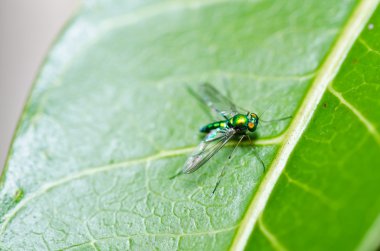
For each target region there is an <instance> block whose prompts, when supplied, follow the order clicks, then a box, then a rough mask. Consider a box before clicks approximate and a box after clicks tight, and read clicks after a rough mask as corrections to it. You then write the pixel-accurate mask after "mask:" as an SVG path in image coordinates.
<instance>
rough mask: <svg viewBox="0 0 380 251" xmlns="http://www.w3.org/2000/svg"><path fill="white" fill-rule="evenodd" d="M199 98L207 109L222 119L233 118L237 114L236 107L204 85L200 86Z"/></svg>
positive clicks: (213, 88) (226, 98)
mask: <svg viewBox="0 0 380 251" xmlns="http://www.w3.org/2000/svg"><path fill="white" fill-rule="evenodd" d="M199 89H200V97H201V99H202V100H203V101H204V103H206V105H207V106H208V107H210V109H211V110H213V111H214V112H216V113H218V114H220V115H222V117H224V118H230V117H233V116H234V115H236V114H237V113H238V111H237V108H236V105H235V104H234V103H233V102H232V101H231V100H230V99H229V98H228V97H226V96H224V95H223V94H221V93H220V92H219V91H218V90H217V89H216V88H215V87H213V86H212V85H210V84H208V83H205V84H202V85H201V86H200V88H199Z"/></svg>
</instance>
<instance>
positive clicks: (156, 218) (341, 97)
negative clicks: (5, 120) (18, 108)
mask: <svg viewBox="0 0 380 251" xmlns="http://www.w3.org/2000/svg"><path fill="white" fill-rule="evenodd" d="M365 2H368V1H354V0H345V1H327V0H324V1H299V0H289V1H223V0H208V1H150V0H145V1H141V0H139V1H137V0H135V1H121V0H113V1H102V0H92V1H85V2H84V3H83V5H82V6H81V8H80V10H79V11H78V12H77V13H76V15H75V17H74V18H73V19H72V21H71V22H70V23H69V24H68V25H67V27H66V28H65V30H64V31H63V32H62V34H61V35H60V37H59V38H58V39H57V41H56V42H55V44H54V46H53V47H52V48H51V50H50V52H49V54H48V56H47V58H46V61H45V63H44V64H43V66H42V68H41V71H40V74H39V76H38V77H37V79H36V82H35V85H34V88H33V90H32V92H31V95H30V98H29V100H28V102H27V104H26V107H25V110H24V112H23V115H22V118H21V120H20V123H19V126H18V129H17V132H16V135H15V138H14V142H13V144H12V147H11V151H10V154H9V158H8V161H7V164H6V168H5V171H4V173H3V175H2V180H1V191H0V216H1V223H0V249H1V250H2V249H4V250H128V249H131V250H154V249H159V250H175V249H179V250H227V249H229V248H232V249H242V247H243V248H244V247H246V248H248V249H249V248H252V249H255V250H267V249H293V250H310V249H315V250H321V249H323V250H326V249H329V248H331V250H337V249H339V248H340V249H345V250H347V249H348V250H349V249H354V248H359V249H360V248H361V249H364V250H366V248H368V247H370V248H371V247H374V245H375V244H374V243H375V241H373V239H374V238H373V237H371V236H373V234H376V233H377V231H378V228H379V225H380V224H379V223H376V222H379V221H380V220H377V221H376V219H378V218H377V217H378V215H379V212H380V201H379V199H378V198H377V197H378V196H377V193H376V191H379V189H378V188H379V187H378V185H377V184H378V182H376V181H377V180H379V177H378V176H379V175H380V171H378V170H377V169H378V168H376V167H378V166H379V157H380V156H379V150H380V149H379V133H378V131H379V124H378V123H379V121H380V119H379V106H380V104H379V99H378V97H379V95H378V93H379V87H378V86H379V85H378V83H379V82H380V81H379V77H378V74H377V69H378V65H379V64H378V62H379V61H378V51H377V49H379V47H380V45H379V43H378V41H379V39H378V38H379V37H380V35H379V34H380V32H378V30H377V27H380V22H379V21H377V20H379V18H378V16H379V14H377V13H375V14H374V16H373V19H372V20H370V22H371V23H372V24H373V25H372V26H370V27H371V28H370V29H368V27H369V26H366V27H367V29H366V30H365V31H364V32H363V33H362V35H360V37H359V40H358V41H357V42H355V43H354V45H353V46H352V48H351V46H350V45H349V43H348V42H347V43H346V45H347V47H349V48H348V50H349V51H350V52H349V54H348V57H347V58H346V59H345V61H344V63H343V65H342V66H341V67H340V65H338V66H336V68H337V70H339V73H338V75H337V76H336V78H335V79H334V80H333V81H332V83H331V84H329V85H328V86H327V89H326V92H325V89H323V88H322V89H321V90H319V89H316V88H314V87H315V86H318V79H320V78H321V76H322V77H323V76H324V74H325V69H326V65H328V62H329V59H330V58H334V57H335V58H340V59H341V60H342V61H343V60H344V57H345V54H344V53H341V54H339V53H335V52H334V51H335V50H334V48H336V47H337V41H342V40H343V41H344V40H345V37H346V36H345V35H346V34H351V33H348V32H347V30H348V31H350V30H356V31H357V33H360V31H361V29H362V27H360V26H357V27H354V26H352V27H351V26H350V21H352V20H355V19H356V14H355V13H357V11H358V9H359V10H361V9H360V8H361V6H362V5H363V3H365ZM362 12H363V13H364V16H365V15H367V16H368V17H369V16H371V13H372V10H371V8H367V9H366V8H363V10H362ZM376 17H377V19H376ZM348 37H349V36H348ZM351 39H354V40H355V39H356V37H355V34H354V35H351ZM206 81H207V82H210V83H212V84H213V85H214V86H216V87H217V88H218V89H220V90H221V92H225V91H226V90H225V89H226V88H225V86H227V88H228V89H229V92H230V93H231V98H232V100H234V101H235V102H236V103H237V104H238V105H239V106H241V107H244V108H246V109H249V110H251V111H252V112H256V113H258V114H260V115H261V114H262V115H263V116H262V118H263V119H266V120H270V119H276V118H280V117H284V116H289V115H292V116H293V118H294V119H291V120H286V121H282V122H276V123H261V124H260V125H259V128H258V130H257V133H255V135H254V142H255V144H256V149H257V154H259V155H260V157H261V159H262V160H263V161H264V162H265V165H266V169H267V171H266V172H265V173H264V170H263V167H262V166H261V165H260V162H259V161H258V159H257V157H256V155H255V154H254V152H252V147H251V146H250V145H249V142H244V144H243V145H242V146H241V147H239V148H238V149H237V151H236V153H235V154H234V158H233V159H232V160H231V161H230V162H228V163H227V165H228V166H227V167H228V168H227V169H226V174H225V176H224V177H223V179H222V182H221V184H220V186H219V188H218V190H217V191H216V193H215V195H214V196H210V194H211V191H212V190H213V188H214V185H215V182H216V180H217V177H218V175H219V173H220V171H221V169H222V167H223V165H224V164H226V161H227V156H228V154H229V152H230V151H231V150H232V146H233V144H229V146H228V147H225V149H224V150H223V151H222V152H220V153H218V154H217V155H216V156H214V157H213V159H212V160H211V161H210V162H209V163H207V164H206V165H205V166H204V167H203V168H201V169H200V170H199V171H197V172H195V173H193V174H190V175H182V176H179V177H178V178H176V179H174V180H170V179H169V177H171V176H172V175H174V174H175V173H176V172H177V171H178V170H180V169H181V168H182V166H183V164H184V162H185V161H186V158H187V156H188V154H190V153H191V151H192V150H193V149H194V148H195V147H196V145H197V144H198V143H199V142H200V140H201V135H199V133H198V128H199V127H200V126H202V125H204V124H207V123H209V122H210V118H209V117H208V116H207V114H205V113H204V111H203V110H202V107H201V106H200V105H199V103H198V102H197V100H195V99H194V98H193V97H192V96H191V95H189V93H188V92H187V91H186V86H191V87H193V88H194V89H196V88H197V86H198V85H199V84H201V83H202V82H206ZM224 83H227V84H224ZM315 90H319V92H318V91H317V93H319V94H320V95H322V94H323V93H324V92H325V93H324V94H323V98H322V100H321V101H320V102H319V101H318V102H317V103H315V104H318V103H319V105H318V108H317V109H316V111H315V112H314V110H312V111H311V112H310V116H311V120H310V122H309V121H307V120H305V121H298V120H297V118H298V117H299V116H301V115H302V114H304V113H305V110H303V107H304V106H305V104H308V103H312V101H309V100H308V98H309V96H310V93H313V92H315ZM300 114H301V115H300ZM300 123H301V124H302V123H303V124H305V126H306V129H305V131H304V132H300V138H299V139H298V140H297V142H296V143H297V144H295V147H294V148H292V149H290V150H291V154H290V158H289V160H287V159H286V158H285V159H282V156H283V149H284V148H287V147H288V145H289V142H290V141H288V138H289V135H292V133H293V132H292V129H293V128H294V125H297V124H300ZM287 149H289V147H288V148H287ZM286 162H287V164H286ZM276 163H282V164H283V165H285V164H286V165H285V168H284V169H280V168H279V164H276ZM277 170H279V171H280V172H279V174H280V175H279V179H278V180H277V182H276V183H275V186H274V189H273V191H272V190H270V191H268V192H267V194H269V199H268V201H267V202H265V203H266V204H265V205H264V207H263V211H262V212H259V211H257V210H256V209H255V207H254V205H255V204H254V203H255V201H257V200H259V199H260V198H261V197H263V196H264V195H263V194H265V193H263V192H262V191H263V190H265V186H264V185H265V184H267V180H269V179H270V177H275V176H274V173H276V171H277ZM261 206H263V204H261ZM252 208H253V211H255V210H256V212H258V213H259V215H260V216H259V217H258V218H257V221H256V222H255V221H253V224H251V227H249V224H245V223H246V222H250V219H254V214H252V210H251V209H252ZM242 236H248V237H249V238H246V239H244V238H242ZM235 244H237V245H235ZM246 244H247V246H246Z"/></svg>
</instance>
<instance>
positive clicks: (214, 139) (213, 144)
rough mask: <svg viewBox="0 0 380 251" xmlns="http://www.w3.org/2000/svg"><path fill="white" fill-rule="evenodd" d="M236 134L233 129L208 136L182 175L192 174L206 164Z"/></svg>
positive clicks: (189, 159) (212, 132) (185, 166)
mask: <svg viewBox="0 0 380 251" xmlns="http://www.w3.org/2000/svg"><path fill="white" fill-rule="evenodd" d="M235 134H236V131H235V130H234V129H233V128H229V129H215V130H212V131H211V132H210V133H208V134H207V135H206V137H205V138H204V140H203V141H202V142H201V143H200V144H199V146H198V147H197V149H196V150H195V151H194V152H193V153H192V154H191V156H190V157H189V158H188V159H187V161H186V163H185V165H184V167H183V169H182V173H192V172H194V171H196V170H198V169H199V168H200V167H201V166H202V165H203V164H205V163H206V162H207V161H208V160H209V159H210V158H211V157H212V156H214V154H216V153H217V152H218V151H219V150H220V149H222V147H223V146H224V145H225V144H226V143H227V142H228V141H229V140H230V139H231V138H232V137H233V136H234V135H235Z"/></svg>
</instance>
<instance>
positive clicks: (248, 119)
mask: <svg viewBox="0 0 380 251" xmlns="http://www.w3.org/2000/svg"><path fill="white" fill-rule="evenodd" d="M258 123H259V118H258V116H257V115H256V114H255V113H248V114H247V115H244V114H236V115H235V116H233V117H232V118H230V119H227V120H222V121H217V122H213V123H210V124H207V125H205V126H203V127H202V128H201V129H200V132H203V133H209V132H210V131H212V130H215V129H218V128H219V129H228V128H234V129H236V130H238V131H239V132H241V133H246V132H247V130H248V131H250V132H254V131H255V130H256V127H257V124H258Z"/></svg>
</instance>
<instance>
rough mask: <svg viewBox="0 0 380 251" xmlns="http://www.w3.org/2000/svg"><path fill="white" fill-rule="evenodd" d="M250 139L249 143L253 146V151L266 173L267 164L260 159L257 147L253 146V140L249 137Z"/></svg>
mask: <svg viewBox="0 0 380 251" xmlns="http://www.w3.org/2000/svg"><path fill="white" fill-rule="evenodd" d="M247 137H248V139H249V143H250V144H251V145H252V151H253V152H254V153H255V155H256V157H257V158H258V159H259V161H260V163H261V165H262V166H263V168H264V172H265V171H266V168H265V164H264V161H263V160H262V159H261V158H260V155H259V153H258V152H257V151H256V148H255V145H254V144H253V142H252V140H251V138H250V137H249V136H248V135H247Z"/></svg>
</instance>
